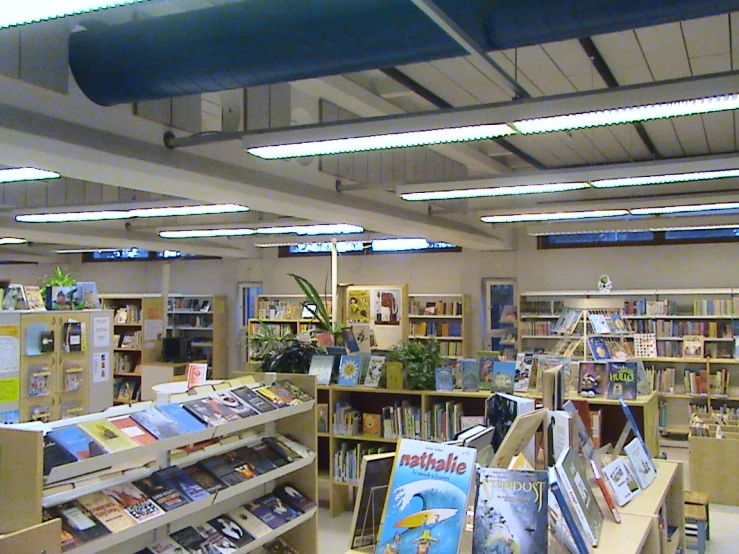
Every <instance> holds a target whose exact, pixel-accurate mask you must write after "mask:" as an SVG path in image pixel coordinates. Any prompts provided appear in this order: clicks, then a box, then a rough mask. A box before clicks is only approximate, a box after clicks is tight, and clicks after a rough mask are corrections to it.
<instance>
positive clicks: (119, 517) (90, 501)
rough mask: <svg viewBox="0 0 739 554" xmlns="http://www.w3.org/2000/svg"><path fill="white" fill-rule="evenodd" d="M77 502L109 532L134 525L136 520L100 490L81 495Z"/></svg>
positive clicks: (115, 531)
mask: <svg viewBox="0 0 739 554" xmlns="http://www.w3.org/2000/svg"><path fill="white" fill-rule="evenodd" d="M77 502H78V503H79V504H80V505H81V506H82V507H84V508H85V509H86V510H87V511H89V512H90V514H92V516H93V517H94V518H95V519H97V520H98V521H99V522H100V523H102V524H103V525H105V527H106V528H107V529H108V531H110V532H111V533H117V532H118V531H123V530H124V529H128V528H129V527H134V526H135V525H136V520H135V519H133V518H132V517H131V516H130V515H129V514H128V513H127V512H126V510H124V509H123V506H121V505H120V504H118V502H116V501H115V500H113V499H112V498H110V497H109V496H107V495H106V494H104V493H103V492H101V491H97V492H93V493H90V494H86V495H84V496H81V497H79V498H78V499H77Z"/></svg>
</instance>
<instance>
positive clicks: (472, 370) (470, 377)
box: [461, 358, 480, 392]
mask: <svg viewBox="0 0 739 554" xmlns="http://www.w3.org/2000/svg"><path fill="white" fill-rule="evenodd" d="M461 363H462V390H464V391H471V392H473V391H477V390H479V389H480V366H479V364H478V362H477V360H476V359H475V358H466V359H464V360H462V361H461Z"/></svg>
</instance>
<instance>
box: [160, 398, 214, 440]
mask: <svg viewBox="0 0 739 554" xmlns="http://www.w3.org/2000/svg"><path fill="white" fill-rule="evenodd" d="M156 409H157V410H159V411H160V412H162V414H164V416H165V417H167V418H169V419H171V420H172V421H174V422H175V423H177V424H178V425H179V426H180V427H182V428H183V429H184V430H185V432H186V433H196V432H198V431H202V430H203V429H205V428H206V425H205V424H204V423H203V422H202V421H200V420H199V419H197V418H196V417H195V416H193V415H192V414H191V413H190V412H188V411H187V410H185V409H184V408H183V407H182V406H181V405H180V404H178V403H177V402H172V403H171V404H162V405H161V406H156Z"/></svg>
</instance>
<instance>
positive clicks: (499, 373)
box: [492, 361, 516, 394]
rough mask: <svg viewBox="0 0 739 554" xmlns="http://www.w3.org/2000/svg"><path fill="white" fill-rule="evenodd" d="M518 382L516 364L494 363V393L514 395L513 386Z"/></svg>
mask: <svg viewBox="0 0 739 554" xmlns="http://www.w3.org/2000/svg"><path fill="white" fill-rule="evenodd" d="M515 381H516V362H506V361H495V362H493V381H492V386H493V388H492V390H493V392H506V393H508V394H513V385H514V383H515Z"/></svg>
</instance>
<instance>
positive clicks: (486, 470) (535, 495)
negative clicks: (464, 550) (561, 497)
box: [472, 467, 548, 554]
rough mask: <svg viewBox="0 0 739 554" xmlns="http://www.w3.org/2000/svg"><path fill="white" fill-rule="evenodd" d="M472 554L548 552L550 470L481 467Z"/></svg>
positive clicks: (478, 479)
mask: <svg viewBox="0 0 739 554" xmlns="http://www.w3.org/2000/svg"><path fill="white" fill-rule="evenodd" d="M476 489H477V490H476V500H475V527H474V533H473V535H472V554H490V553H492V552H520V553H522V554H523V553H533V552H537V553H540V552H546V551H547V524H548V521H547V519H548V508H547V497H548V494H547V492H548V482H547V472H546V471H520V470H509V469H498V468H492V467H483V468H480V469H478V476H477V487H476Z"/></svg>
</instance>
